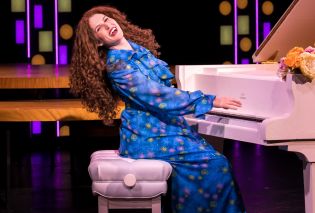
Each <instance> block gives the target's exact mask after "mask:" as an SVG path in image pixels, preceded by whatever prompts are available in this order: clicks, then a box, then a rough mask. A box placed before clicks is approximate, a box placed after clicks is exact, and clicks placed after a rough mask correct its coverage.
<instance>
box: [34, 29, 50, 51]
mask: <svg viewBox="0 0 315 213" xmlns="http://www.w3.org/2000/svg"><path fill="white" fill-rule="evenodd" d="M38 47H39V51H40V52H52V51H53V36H52V32H51V31H40V32H39V36H38Z"/></svg>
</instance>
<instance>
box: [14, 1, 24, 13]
mask: <svg viewBox="0 0 315 213" xmlns="http://www.w3.org/2000/svg"><path fill="white" fill-rule="evenodd" d="M11 12H25V0H11Z"/></svg>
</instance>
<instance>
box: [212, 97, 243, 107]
mask: <svg viewBox="0 0 315 213" xmlns="http://www.w3.org/2000/svg"><path fill="white" fill-rule="evenodd" d="M213 106H214V107H218V108H224V109H238V108H239V107H241V106H242V103H241V101H239V100H237V99H233V98H229V97H216V98H215V99H214V101H213Z"/></svg>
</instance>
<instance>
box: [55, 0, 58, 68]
mask: <svg viewBox="0 0 315 213" xmlns="http://www.w3.org/2000/svg"><path fill="white" fill-rule="evenodd" d="M58 47H59V42H58V0H55V54H56V55H55V56H56V64H59V58H58V56H59V50H58Z"/></svg>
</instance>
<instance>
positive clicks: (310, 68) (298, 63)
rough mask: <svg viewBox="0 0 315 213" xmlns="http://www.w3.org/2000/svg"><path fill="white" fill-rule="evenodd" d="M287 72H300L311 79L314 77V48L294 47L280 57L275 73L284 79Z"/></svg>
mask: <svg viewBox="0 0 315 213" xmlns="http://www.w3.org/2000/svg"><path fill="white" fill-rule="evenodd" d="M288 73H292V74H302V75H304V76H305V77H306V78H308V79H309V80H310V81H312V80H313V79H314V78H315V48H314V47H312V46H309V47H307V48H305V49H304V48H302V47H294V48H292V49H291V50H290V51H289V52H288V53H287V55H286V56H285V57H282V58H281V59H280V66H279V69H278V72H277V74H278V76H279V77H280V78H282V79H283V80H285V79H286V75H287V74H288Z"/></svg>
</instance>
